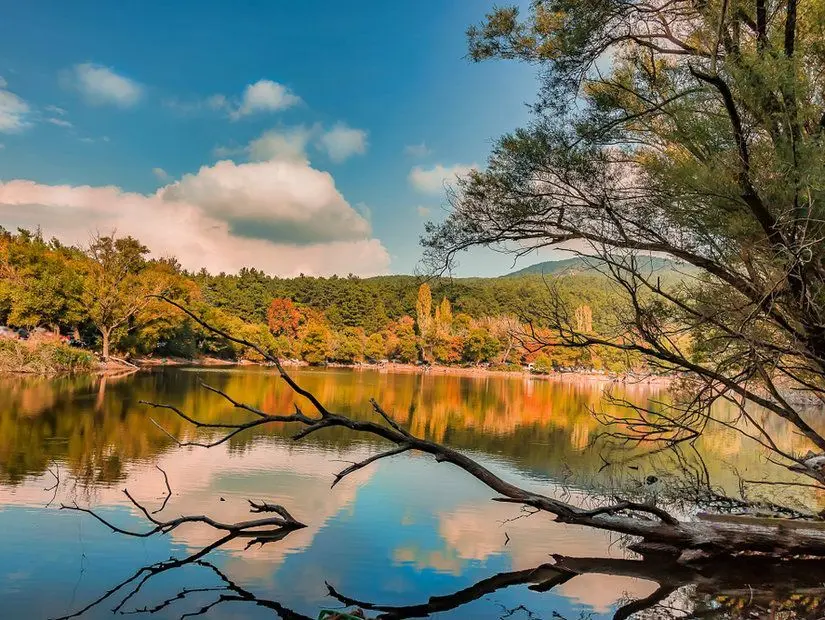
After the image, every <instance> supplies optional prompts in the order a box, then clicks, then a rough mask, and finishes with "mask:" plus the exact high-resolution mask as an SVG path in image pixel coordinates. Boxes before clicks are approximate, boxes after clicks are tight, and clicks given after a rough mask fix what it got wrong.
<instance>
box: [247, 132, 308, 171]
mask: <svg viewBox="0 0 825 620" xmlns="http://www.w3.org/2000/svg"><path fill="white" fill-rule="evenodd" d="M312 133H313V130H312V129H310V128H307V127H305V126H303V125H299V126H297V127H292V128H290V129H270V130H269V131H265V132H264V133H263V134H261V136H260V137H258V138H256V139H255V140H252V142H250V143H249V146H248V147H247V149H246V150H247V152H248V154H249V158H250V159H251V160H252V161H268V160H272V159H283V160H287V161H296V162H306V161H308V159H309V158H308V157H307V144H308V143H309V140H310V137H311V136H312Z"/></svg>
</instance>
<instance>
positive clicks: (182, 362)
mask: <svg viewBox="0 0 825 620" xmlns="http://www.w3.org/2000/svg"><path fill="white" fill-rule="evenodd" d="M132 362H133V363H134V364H135V365H137V367H138V368H145V369H151V368H164V367H169V366H194V367H198V366H202V367H205V368H206V367H215V366H227V367H229V366H231V367H236V366H237V367H244V366H257V367H260V368H266V367H269V366H271V365H270V364H260V363H257V362H250V361H246V360H242V361H238V362H236V361H228V360H221V359H217V358H202V359H197V360H191V359H183V358H163V359H160V358H136V359H134V360H132ZM281 364H282V365H283V366H284V367H285V368H306V369H323V368H336V369H346V370H352V371H373V372H381V373H396V374H420V375H436V376H455V377H478V378H481V377H510V378H515V377H523V378H530V379H538V380H548V381H591V382H594V383H623V384H628V385H659V386H667V385H670V384H671V383H672V382H673V380H674V378H675V376H673V375H635V374H629V373H608V372H600V371H595V370H594V371H584V370H580V371H570V372H551V373H545V374H541V373H533V372H530V371H529V370H525V369H520V370H502V369H490V368H485V367H481V366H472V367H464V366H442V365H439V364H432V365H426V366H425V365H418V364H404V363H398V362H387V363H385V364H370V363H360V364H340V363H329V364H325V365H323V366H310V365H309V364H307V363H306V362H299V361H297V360H284V361H282V362H281Z"/></svg>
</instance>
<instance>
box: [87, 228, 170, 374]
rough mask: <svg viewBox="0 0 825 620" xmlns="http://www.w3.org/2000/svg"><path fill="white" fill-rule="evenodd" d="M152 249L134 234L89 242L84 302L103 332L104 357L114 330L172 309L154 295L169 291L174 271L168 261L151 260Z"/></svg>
mask: <svg viewBox="0 0 825 620" xmlns="http://www.w3.org/2000/svg"><path fill="white" fill-rule="evenodd" d="M148 253H149V249H148V248H147V247H146V246H144V245H143V244H141V243H140V242H139V241H138V240H137V239H134V238H132V237H122V238H115V237H113V236H110V237H100V236H98V237H97V238H96V239H95V240H94V241H93V242H92V243H91V245H90V246H89V248H88V251H87V255H88V257H89V259H90V260H89V261H88V262H87V265H86V269H87V272H86V274H85V278H84V289H83V297H82V298H83V304H84V306H85V307H86V309H87V311H88V313H89V318H90V319H91V321H92V322H93V323H94V325H95V327H96V328H97V329H98V331H99V332H100V335H101V338H102V355H103V359H109V348H110V344H111V339H112V334H113V332H114V331H115V330H116V329H118V328H121V329H123V330H125V331H130V330H131V329H134V328H135V327H136V326H137V325H138V324H139V323H140V322H146V321H151V320H153V319H155V318H157V317H158V316H163V315H164V314H166V313H168V312H170V309H169V306H168V305H166V304H164V303H163V302H161V301H158V300H157V299H154V298H152V297H151V296H152V295H159V294H161V293H166V292H169V290H170V289H171V288H172V286H173V284H174V282H173V281H174V274H173V273H171V271H172V270H171V268H170V266H169V265H163V264H161V263H153V264H150V263H149V262H148V261H147V260H146V255H147V254H148Z"/></svg>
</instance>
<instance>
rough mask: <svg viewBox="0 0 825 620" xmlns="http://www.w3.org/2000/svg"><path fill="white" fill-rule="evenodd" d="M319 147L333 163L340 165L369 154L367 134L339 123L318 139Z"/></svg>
mask: <svg viewBox="0 0 825 620" xmlns="http://www.w3.org/2000/svg"><path fill="white" fill-rule="evenodd" d="M318 147H319V148H320V149H321V150H323V151H324V152H326V154H327V155H329V158H330V159H331V160H332V161H334V162H336V163H340V162H342V161H344V160H346V159H348V158H349V157H351V156H353V155H363V154H364V153H366V152H367V132H366V131H364V130H363V129H353V128H352V127H347V126H346V125H345V124H343V123H338V124H336V125H335V126H334V127H333V128H332V129H330V130H328V131H326V132H324V133H323V134H322V135H321V136H320V137H319V138H318Z"/></svg>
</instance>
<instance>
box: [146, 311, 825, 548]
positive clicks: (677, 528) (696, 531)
mask: <svg viewBox="0 0 825 620" xmlns="http://www.w3.org/2000/svg"><path fill="white" fill-rule="evenodd" d="M163 299H166V298H163ZM166 301H168V302H169V303H171V304H172V305H174V306H176V307H177V308H179V309H180V310H182V311H183V312H185V313H186V314H188V315H189V316H190V317H191V318H193V319H194V320H195V321H197V322H198V323H199V324H201V325H202V326H204V327H205V328H206V329H209V330H210V331H212V332H213V333H215V334H218V335H220V336H223V337H226V338H228V339H229V340H231V341H233V342H235V343H237V344H241V345H243V346H247V347H250V348H252V349H254V350H256V351H257V352H258V353H259V354H260V355H262V356H263V357H264V358H265V359H267V360H269V361H270V362H272V363H273V364H274V365H275V366H276V368H277V369H278V372H279V374H280V376H281V378H282V379H284V381H285V382H286V384H287V385H288V386H289V387H290V388H291V389H292V390H293V391H294V392H295V393H296V394H297V395H299V396H302V397H305V398H307V399H308V400H309V401H310V402H311V403H312V405H313V406H314V408H315V410H316V411H317V413H318V415H317V416H315V417H310V416H307V415H305V414H304V413H303V412H302V411H301V409H300V407H298V406H297V405H296V407H295V413H293V414H271V413H266V412H263V411H260V410H258V409H256V408H254V407H249V406H244V405H242V404H241V403H238V401H236V400H235V399H233V398H232V397H231V396H229V395H227V394H225V393H223V392H221V391H220V390H216V389H211V390H210V391H212V392H213V393H215V394H217V395H219V396H221V397H222V398H224V399H225V400H227V401H228V402H229V403H231V404H232V405H233V407H235V408H239V409H243V410H246V411H247V412H250V413H252V414H254V415H255V419H253V420H251V421H247V422H236V423H232V422H221V423H209V422H202V421H200V420H198V419H197V418H195V417H193V416H190V415H188V414H186V413H184V412H183V411H181V410H180V409H179V408H178V407H176V406H174V405H169V404H160V403H152V402H148V403H146V404H148V405H150V406H151V407H154V408H158V409H164V410H167V411H170V412H172V413H174V414H176V415H177V416H179V417H180V418H182V419H183V420H185V421H187V422H189V423H190V424H192V425H194V426H195V427H197V428H202V429H207V430H211V431H224V432H225V434H224V435H223V436H222V437H219V438H218V439H216V440H213V441H210V442H198V441H189V442H183V441H180V440H179V439H176V441H177V442H178V444H179V445H181V446H183V445H198V446H204V447H211V446H215V445H218V444H220V443H223V442H225V441H227V440H229V439H230V438H232V437H234V436H235V435H237V434H238V433H241V432H243V431H245V430H248V429H250V428H255V427H257V426H260V425H262V424H268V423H297V424H301V425H303V427H304V428H303V429H301V430H300V431H298V432H297V433H295V434H294V435H293V439H294V440H296V441H297V440H301V439H303V438H305V437H307V436H309V435H311V434H313V433H315V432H317V431H319V430H322V429H327V428H333V427H343V428H347V429H350V430H352V431H354V432H358V433H366V434H369V435H373V436H376V437H378V438H381V439H384V440H385V441H387V442H389V443H391V444H394V446H395V447H394V448H391V449H389V450H387V451H385V452H381V453H379V454H377V455H374V456H371V457H369V458H367V459H365V460H363V461H361V462H359V463H356V464H354V465H351V466H350V467H348V468H346V469H344V470H343V471H341V472H340V473H339V474H337V475H336V478H335V480H334V481H333V486H334V485H335V484H337V483H338V482H339V481H340V480H341V479H343V478H344V477H345V476H347V475H348V474H350V473H352V472H354V471H357V470H359V469H362V468H363V467H366V466H367V465H370V464H371V463H374V462H376V461H378V460H380V459H382V458H385V457H389V456H393V455H397V454H401V453H403V452H407V451H418V452H422V453H425V454H429V455H431V456H433V457H434V459H435V460H436V462H438V463H450V464H452V465H454V466H456V467H458V468H460V469H462V470H464V471H465V472H466V473H468V474H470V475H471V476H473V477H474V478H476V479H477V480H478V481H480V482H481V483H483V484H484V485H486V486H487V487H488V488H490V489H491V490H493V491H495V492H496V493H498V494H499V496H500V497H496V498H495V500H496V501H503V502H509V503H517V504H522V505H525V506H532V507H533V508H536V509H538V510H540V511H543V512H547V513H550V514H552V515H554V516H555V520H556V521H558V522H562V523H570V524H576V525H582V526H586V527H592V528H596V529H601V530H606V531H610V532H616V533H619V534H623V535H628V536H632V537H637V538H639V539H641V540H640V542H641V543H642V544H643V545H647V546H650V545H656V546H658V547H659V548H669V549H671V550H672V551H673V552H674V553H675V554H677V555H678V554H680V553H682V552H684V551H689V550H696V549H701V550H702V553H703V554H709V555H732V554H740V553H767V554H772V555H774V556H779V557H785V556H796V555H816V556H822V557H825V531H823V530H821V529H819V528H815V527H812V528H808V529H805V528H800V529H793V530H790V529H788V528H785V527H783V523H782V520H780V519H777V520H776V525H765V526H743V525H742V524H740V523H726V522H718V523H717V522H706V521H680V520H678V519H677V518H676V517H674V516H673V515H671V514H670V513H668V512H667V511H666V510H664V509H662V508H658V507H655V506H649V505H647V504H639V503H636V502H630V501H626V500H621V499H619V500H618V501H617V502H616V503H613V504H610V505H607V506H604V507H599V508H596V509H585V508H580V507H578V506H575V505H573V504H570V503H568V502H564V501H561V500H559V499H556V498H553V497H550V496H548V495H544V494H541V493H537V492H533V491H529V490H527V489H523V488H521V487H519V486H516V485H514V484H512V483H510V482H507V481H506V480H504V479H502V478H501V477H500V476H498V475H497V474H495V473H493V472H492V471H491V470H489V469H488V468H487V467H485V466H484V465H482V464H481V463H479V462H477V461H475V460H474V459H472V458H470V457H468V456H467V455H465V454H463V453H461V452H458V451H456V450H454V449H452V448H450V447H448V446H445V445H442V444H439V443H436V442H433V441H430V440H427V439H424V438H420V437H416V436H414V435H413V434H411V433H410V432H409V431H407V430H406V429H404V428H403V427H401V426H400V425H399V424H398V423H396V422H395V421H394V420H393V419H392V417H391V415H390V414H389V413H388V412H386V411H385V410H384V409H383V408H382V407H381V406H380V405H379V404H378V403H377V401H375V400H372V401H371V404H372V408H373V410H374V412H375V413H376V414H378V415H379V416H380V418H381V419H382V421H383V422H384V424H379V423H376V422H373V421H359V420H354V419H352V418H350V417H347V416H346V415H343V414H337V413H333V412H331V411H329V410H328V409H327V408H326V407H325V406H324V405H323V404H322V403H321V402H320V401H319V400H318V399H317V398H316V397H315V396H314V395H313V394H312V393H311V392H309V391H308V390H306V389H304V388H302V387H300V386H299V385H298V384H297V382H296V381H295V380H294V379H293V378H292V377H291V376H290V375H289V374H288V373H287V372H286V370H284V368H283V366H282V365H281V364H280V361H279V360H278V358H277V357H275V356H273V355H271V354H269V353H268V352H267V351H264V350H263V349H262V348H260V347H258V346H257V345H255V344H253V343H251V342H249V341H246V340H244V339H241V338H236V337H234V336H231V335H229V334H226V333H225V332H223V331H221V330H219V329H217V328H214V327H212V326H211V325H209V324H208V323H207V322H205V321H204V320H203V319H201V318H200V317H198V316H197V315H195V314H194V313H193V312H191V311H190V310H188V309H186V308H184V307H183V306H181V305H179V304H177V303H175V302H173V301H171V300H168V299H166ZM164 432H166V433H167V434H169V435H170V436H171V433H168V431H165V430H164ZM651 517H655V518H651ZM683 557H684V560H685V561H692V559H693V558H694V557H695V554H692V553H688V554H685V555H684V556H683Z"/></svg>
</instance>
